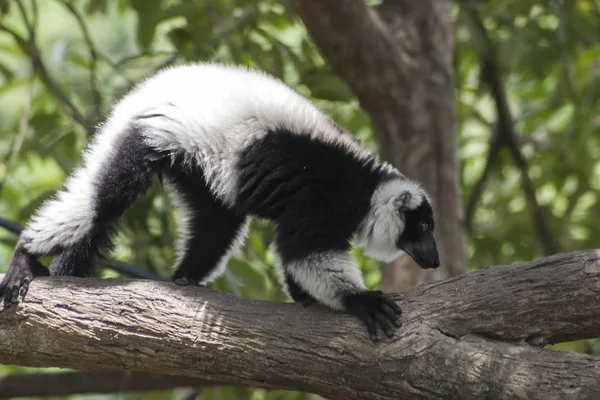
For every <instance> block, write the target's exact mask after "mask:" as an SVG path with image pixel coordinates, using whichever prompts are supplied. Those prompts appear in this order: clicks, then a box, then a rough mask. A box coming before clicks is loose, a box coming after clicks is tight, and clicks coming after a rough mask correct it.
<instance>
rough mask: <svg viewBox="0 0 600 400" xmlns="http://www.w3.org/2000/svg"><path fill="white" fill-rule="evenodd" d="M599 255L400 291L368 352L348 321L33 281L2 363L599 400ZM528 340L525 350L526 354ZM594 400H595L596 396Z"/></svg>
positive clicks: (238, 302) (410, 392)
mask: <svg viewBox="0 0 600 400" xmlns="http://www.w3.org/2000/svg"><path fill="white" fill-rule="evenodd" d="M599 295H600V250H593V251H584V252H576V253H565V254H559V255H556V256H552V257H548V258H544V259H540V260H537V261H532V262H528V263H523V264H518V265H512V266H504V267H494V268H488V269H485V270H482V271H477V272H473V273H469V274H466V275H463V276H460V277H456V278H453V279H450V280H446V281H443V282H438V283H433V284H430V285H426V286H422V287H420V288H417V289H415V290H413V291H411V292H408V293H406V294H405V295H404V296H403V299H402V300H401V301H400V304H401V306H402V307H403V309H404V316H403V324H404V325H403V327H402V328H401V329H400V330H399V331H398V333H397V335H396V336H395V338H394V339H393V340H384V341H381V342H379V343H376V344H374V343H372V342H370V341H369V340H368V337H367V334H366V331H365V328H364V327H363V326H362V325H361V324H360V323H359V322H358V321H357V320H356V319H355V318H353V317H351V316H348V315H345V314H343V313H336V312H332V311H329V310H327V309H325V308H324V307H320V306H312V307H308V308H304V307H302V306H301V305H297V304H282V303H273V302H265V301H256V300H249V299H244V298H238V297H234V296H232V295H230V294H227V293H223V292H218V291H213V290H209V289H204V288H195V287H178V286H175V285H173V284H169V283H163V282H150V281H134V280H112V279H111V280H109V279H106V280H99V279H78V278H38V279H36V280H34V282H33V283H32V284H31V287H30V289H29V293H28V294H27V297H26V299H25V301H24V302H23V303H21V305H20V306H19V307H18V309H16V310H12V309H11V310H5V311H3V312H1V313H0V363H2V364H18V365H25V366H39V367H42V366H45V367H48V366H57V367H69V368H78V369H107V368H111V369H114V368H117V369H127V370H137V371H144V372H152V373H167V374H176V375H183V376H190V377H197V378H202V379H206V380H209V381H221V382H224V383H228V384H238V385H248V386H260V387H272V388H281V389H292V390H301V391H307V392H313V393H317V394H321V395H323V396H326V397H329V398H332V399H365V398H368V399H398V398H423V399H428V398H460V399H465V400H466V399H479V398H482V397H486V396H490V395H493V397H494V398H511V399H514V398H517V399H548V398H561V396H562V398H586V399H587V398H590V399H591V398H598V397H597V396H600V359H597V358H593V357H591V356H588V355H582V354H575V353H568V352H554V351H551V350H545V349H541V348H539V347H537V346H538V345H542V344H545V343H551V342H558V341H566V340H575V339H584V338H592V337H598V336H600V308H598V307H595V304H596V303H597V299H598V296H599ZM530 344H533V345H535V346H531V345H530ZM595 396H596V397H595Z"/></svg>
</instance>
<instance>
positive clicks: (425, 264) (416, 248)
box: [402, 238, 440, 269]
mask: <svg viewBox="0 0 600 400" xmlns="http://www.w3.org/2000/svg"><path fill="white" fill-rule="evenodd" d="M402 250H403V251H405V252H406V253H407V254H408V255H409V256H411V257H412V259H413V260H414V261H415V262H416V263H417V264H418V265H419V267H421V268H423V269H435V268H438V267H439V266H440V256H439V253H438V249H437V245H436V243H435V239H434V238H431V240H427V241H419V242H416V243H407V244H405V246H402Z"/></svg>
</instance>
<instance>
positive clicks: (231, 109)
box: [0, 63, 440, 340]
mask: <svg viewBox="0 0 600 400" xmlns="http://www.w3.org/2000/svg"><path fill="white" fill-rule="evenodd" d="M154 175H158V176H160V177H161V179H162V181H163V182H164V184H165V187H166V188H167V190H168V192H169V194H170V195H171V196H172V199H173V200H174V203H175V204H176V205H177V209H178V211H179V212H180V214H181V218H180V220H181V221H180V224H179V228H178V229H179V235H178V242H177V244H176V249H177V260H176V263H175V267H174V271H175V272H174V274H173V280H174V282H175V283H177V284H180V285H186V284H190V283H193V284H201V285H205V284H206V283H208V282H210V281H212V280H214V279H215V278H217V277H218V276H219V275H220V274H222V273H223V272H224V269H225V267H226V264H227V262H228V259H229V257H230V256H231V255H232V254H233V253H234V252H235V251H236V250H238V249H239V248H240V246H241V245H242V244H243V242H244V239H245V237H246V235H247V233H248V225H249V221H250V218H251V217H258V218H264V219H268V220H271V221H273V222H274V223H275V226H276V239H275V242H274V246H273V247H274V251H275V253H276V255H277V271H278V275H279V277H280V279H281V282H282V284H283V286H284V288H285V290H286V292H287V293H288V294H289V296H290V297H291V298H292V299H293V300H294V301H296V302H302V303H304V304H305V305H306V304H312V303H321V304H324V305H326V306H328V307H330V308H332V309H335V310H343V311H346V312H348V313H351V314H354V315H356V316H357V317H358V318H360V320H362V321H363V323H364V324H365V325H366V328H367V331H368V334H369V337H370V338H371V339H372V340H378V335H377V327H378V326H379V327H380V329H381V330H382V331H383V332H384V333H385V334H386V335H388V336H390V337H391V336H392V335H393V334H394V331H395V329H396V328H397V327H399V326H400V319H399V315H400V314H401V309H400V307H399V306H398V305H397V304H396V303H395V302H394V301H393V300H392V299H391V298H390V297H388V296H386V295H384V294H383V293H382V292H381V291H369V290H367V288H366V286H365V284H364V282H363V279H362V277H361V273H360V271H359V269H358V268H357V266H356V265H355V263H354V262H353V261H352V259H351V258H350V255H349V250H350V247H351V243H352V241H353V240H354V241H355V243H356V244H358V245H360V246H362V247H364V249H365V254H366V255H367V256H370V257H373V258H375V259H377V260H380V261H383V262H391V261H393V260H395V259H396V258H397V257H399V255H400V254H401V253H402V252H406V253H408V255H410V256H411V257H412V258H413V259H414V260H415V262H417V263H418V264H419V265H420V266H421V267H422V268H436V267H438V266H439V264H440V261H439V256H438V250H437V246H436V242H435V238H434V227H435V224H434V221H433V216H432V207H431V202H430V199H429V197H428V195H427V193H426V192H425V190H423V189H422V188H421V187H420V186H419V185H418V184H417V183H415V182H413V181H411V180H409V179H407V178H406V177H405V176H403V175H402V174H401V173H400V172H399V171H398V170H397V169H395V168H394V167H392V166H391V165H389V164H388V163H385V162H379V161H378V160H377V158H376V157H375V156H374V155H373V154H372V153H371V152H369V151H368V150H366V149H365V148H363V147H362V146H361V145H360V143H359V142H358V141H357V140H356V139H355V138H354V137H353V136H352V135H351V134H350V133H348V132H346V131H345V130H344V129H342V128H341V127H340V126H338V125H337V124H336V123H335V122H334V121H333V120H332V119H331V118H330V117H329V116H327V115H326V114H324V113H323V112H322V111H321V110H320V109H319V108H318V107H317V106H316V105H314V104H313V103H312V102H311V101H309V100H308V99H306V98H305V97H303V96H301V95H300V94H299V93H297V92H296V91H294V90H293V89H292V88H290V87H289V86H287V85H286V84H284V83H283V82H282V81H280V80H279V79H277V78H274V77H272V76H269V75H267V74H265V73H262V72H259V71H255V70H252V69H249V68H246V67H239V66H231V65H218V64H209V63H200V64H189V65H182V66H177V67H170V68H167V69H163V70H161V71H159V72H158V73H156V74H154V75H152V76H150V77H148V78H147V79H145V80H144V81H142V82H141V83H140V84H138V85H137V86H136V87H134V88H133V89H132V90H131V91H130V92H129V93H128V94H126V95H125V96H124V97H123V98H122V99H121V100H120V101H119V102H118V103H117V104H116V105H115V107H114V108H113V110H112V112H111V113H110V115H109V117H108V119H107V121H106V122H105V123H104V124H103V126H101V127H100V128H99V131H98V133H97V135H96V136H95V137H94V139H93V140H92V142H91V143H90V145H89V146H88V148H87V149H86V151H85V153H84V162H83V165H82V166H81V167H80V168H79V169H77V170H75V171H74V172H73V173H72V174H71V175H70V176H69V178H68V179H67V181H66V184H65V187H64V188H63V189H62V190H60V191H58V192H57V194H56V195H55V196H54V197H53V198H51V199H48V200H47V201H46V202H45V203H44V204H43V205H42V206H41V208H40V209H39V210H37V212H36V213H35V214H34V215H33V217H32V218H31V220H30V221H29V223H28V225H27V226H26V227H25V229H24V230H23V232H22V234H21V236H20V239H19V242H18V244H17V246H16V249H15V252H14V256H13V259H12V261H11V264H10V267H9V269H8V272H7V273H6V275H5V277H4V279H3V280H2V282H1V283H0V298H1V297H4V305H5V307H10V306H11V305H12V304H15V303H18V301H19V298H20V297H24V296H25V295H26V293H27V290H28V287H29V283H30V281H31V280H32V279H33V278H34V277H36V276H47V275H54V276H66V275H68V276H77V277H84V276H90V275H92V274H93V272H94V260H95V259H96V258H97V256H98V255H100V254H101V252H102V251H103V250H107V249H109V248H110V244H111V240H110V237H111V233H112V232H111V231H112V230H113V229H114V224H115V222H116V221H117V219H118V218H119V217H120V216H121V215H122V214H123V212H124V211H125V210H126V209H127V208H128V207H129V206H130V205H131V204H132V203H133V202H134V201H135V199H136V198H137V197H138V196H140V194H142V193H144V192H145V191H146V190H147V189H148V188H149V186H150V184H151V181H152V178H153V176H154ZM49 255H52V256H55V258H54V261H53V263H52V266H51V272H50V271H49V270H48V268H47V267H46V266H44V265H43V264H41V263H40V262H39V261H38V258H39V257H41V256H49Z"/></svg>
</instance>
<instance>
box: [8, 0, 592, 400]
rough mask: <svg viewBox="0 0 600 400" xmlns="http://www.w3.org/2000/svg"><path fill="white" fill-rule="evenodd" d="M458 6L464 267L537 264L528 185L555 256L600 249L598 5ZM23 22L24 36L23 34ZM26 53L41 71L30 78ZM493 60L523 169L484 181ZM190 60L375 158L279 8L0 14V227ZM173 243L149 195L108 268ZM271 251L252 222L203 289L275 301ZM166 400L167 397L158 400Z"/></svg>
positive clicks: (178, 3) (492, 120) (238, 0)
mask: <svg viewBox="0 0 600 400" xmlns="http://www.w3.org/2000/svg"><path fill="white" fill-rule="evenodd" d="M372 3H373V5H374V6H376V5H377V4H378V3H379V2H372ZM19 4H22V5H23V7H19ZM462 4H463V6H461V7H458V6H457V7H456V13H455V15H456V49H455V55H456V57H455V67H456V78H457V92H458V102H459V104H458V111H459V123H460V125H459V130H460V137H459V139H460V159H461V168H462V170H461V173H462V178H463V193H464V196H465V203H468V201H469V200H470V199H471V198H472V196H474V194H475V192H476V191H475V190H474V189H475V187H476V186H477V185H478V182H479V181H480V180H481V177H482V176H484V175H485V176H486V179H485V181H484V182H483V185H482V190H481V192H480V194H479V195H478V201H477V202H475V203H474V204H475V207H474V210H473V213H472V218H471V219H470V220H469V221H468V225H469V227H470V228H469V254H470V267H471V268H474V269H476V268H483V267H485V266H488V265H494V264H508V263H512V262H516V261H522V260H529V259H533V258H536V257H539V256H541V255H543V247H542V246H541V245H540V231H539V226H538V225H537V224H536V223H534V222H533V211H534V210H535V208H536V207H537V206H536V205H535V204H533V203H532V200H531V199H530V198H528V197H527V196H526V195H525V192H524V190H523V183H522V177H523V173H525V174H526V176H527V177H529V179H530V180H531V183H532V185H533V187H534V190H535V199H534V200H535V202H536V203H538V205H539V206H541V207H543V208H544V209H545V210H546V217H545V218H546V219H547V222H548V226H549V229H550V233H551V235H552V236H553V237H555V238H556V240H557V241H558V243H559V245H560V250H564V251H567V250H574V249H583V248H594V247H600V246H599V243H598V240H597V238H598V237H600V224H598V223H596V221H598V220H600V207H599V204H600V202H599V198H598V197H599V191H600V134H599V133H600V132H599V128H600V117H599V116H600V103H599V102H598V99H599V98H600V41H599V32H600V22H599V21H600V18H598V17H599V16H600V6H599V4H598V2H597V1H593V0H569V1H559V0H549V1H545V2H538V1H533V0H518V1H517V0H496V1H477V2H462ZM32 5H37V8H35V7H32ZM32 21H33V22H34V25H33V27H34V29H30V28H29V26H30V25H31V23H32ZM32 35H34V36H35V40H34V41H32V40H31V38H32ZM34 45H35V46H34ZM36 48H37V50H38V51H39V53H40V55H41V62H39V63H37V64H36V65H34V64H32V54H34V52H35V50H36ZM490 57H491V58H493V59H494V60H495V61H496V62H497V63H498V67H499V71H500V74H501V78H502V82H503V84H504V86H505V88H506V91H507V93H508V96H509V102H510V108H511V112H512V117H513V120H514V125H515V130H516V133H517V135H518V148H519V150H520V152H521V153H522V155H523V157H524V160H525V163H526V165H525V167H524V168H522V167H521V166H519V165H518V164H517V163H516V162H515V159H514V158H513V156H512V155H511V153H510V152H509V151H508V149H506V148H503V149H501V150H500V151H499V152H498V157H497V158H496V160H495V162H494V163H493V164H492V166H491V168H490V169H489V173H487V174H484V169H485V165H486V160H487V158H488V155H489V153H490V149H491V148H493V145H492V144H491V143H494V140H492V139H493V138H495V137H497V135H501V134H502V132H498V129H497V127H498V116H497V114H496V111H495V105H494V98H493V97H492V96H491V94H490V91H489V89H488V87H487V86H486V85H485V83H484V79H483V76H482V74H481V65H482V60H484V59H488V58H490ZM199 60H202V61H207V60H210V61H217V62H228V63H240V64H245V65H249V66H253V67H257V68H260V69H262V70H265V71H268V72H270V73H272V74H274V75H276V76H279V77H281V78H282V79H283V80H284V81H285V82H287V83H288V84H289V85H291V86H292V87H294V88H295V89H296V90H298V91H299V92H300V93H302V94H304V95H306V96H309V97H311V98H312V99H313V100H314V101H315V103H316V104H318V105H319V106H320V107H322V108H323V109H324V110H325V111H326V112H327V113H329V114H330V115H332V117H334V119H336V120H337V121H338V122H339V123H340V124H341V125H342V126H344V127H345V128H347V129H348V130H349V131H351V132H352V133H354V134H355V135H356V136H357V137H359V138H360V139H361V140H362V141H363V142H364V143H365V144H366V145H367V146H368V147H369V148H371V149H372V150H374V151H376V143H375V141H374V138H373V135H372V128H371V125H370V120H369V117H368V116H367V115H366V114H365V113H364V111H362V110H361V109H360V107H359V105H358V102H357V100H356V99H355V97H354V95H353V94H352V92H351V91H350V89H349V88H348V86H347V85H346V84H345V83H344V82H343V81H342V80H341V79H340V78H339V77H338V76H337V75H336V74H334V73H333V72H332V71H331V69H330V67H329V66H328V65H327V64H326V63H325V62H324V60H323V58H322V57H321V55H320V54H319V52H318V51H317V49H316V48H315V46H314V45H313V44H312V42H311V41H310V39H309V37H308V34H307V32H306V30H305V28H304V26H303V25H301V24H300V23H299V21H298V20H297V19H296V18H295V17H294V16H293V15H292V14H291V12H290V10H289V9H288V8H287V7H286V6H285V2H282V1H275V0H202V1H201V0H194V1H192V0H143V1H142V0H129V1H127V0H116V1H106V0H77V1H72V2H69V1H65V0H48V1H37V2H25V1H23V2H21V3H19V2H18V1H12V2H8V1H0V157H1V158H2V161H3V162H2V163H0V216H1V217H5V218H10V219H12V220H15V221H18V222H20V223H25V222H26V221H27V218H28V217H29V216H30V215H31V213H32V212H33V211H34V210H35V209H36V208H37V207H38V206H39V205H40V203H41V202H42V201H43V200H44V199H45V198H47V197H48V196H50V195H51V193H53V192H54V191H55V190H56V189H58V188H60V187H61V185H62V183H63V181H64V178H65V176H66V175H67V174H69V173H70V172H71V171H72V170H73V168H75V167H76V166H77V165H78V163H79V162H80V157H81V151H82V150H83V148H84V147H85V145H86V144H87V143H88V141H89V138H90V136H91V135H92V134H93V128H92V127H93V126H94V125H95V124H96V123H98V122H100V121H102V120H103V119H104V117H105V115H106V113H107V112H108V111H109V109H110V106H111V104H112V103H114V102H115V101H116V100H117V99H118V98H119V97H120V96H121V95H122V94H123V93H124V92H125V91H126V90H127V89H128V88H130V87H131V86H132V85H133V84H135V82H137V81H139V80H140V79H142V78H143V77H144V76H146V75H147V74H149V73H152V72H153V71H156V70H157V69H159V68H162V67H164V66H167V65H172V64H180V63H185V62H189V61H199ZM41 69H43V70H41ZM44 71H45V72H44ZM175 237H176V230H175V219H174V216H173V214H172V211H171V208H170V203H169V200H168V198H167V197H166V196H165V194H164V193H163V192H162V190H161V188H160V185H159V184H158V183H155V185H153V187H152V189H151V190H150V191H149V193H148V194H147V195H146V196H144V198H142V199H140V201H139V202H138V203H136V204H135V205H134V207H132V208H131V209H130V210H129V211H128V212H127V213H126V215H125V217H124V218H123V222H122V224H121V228H120V230H119V235H118V238H117V240H116V244H117V245H116V248H115V250H114V253H113V256H114V257H115V258H117V259H120V260H124V261H128V262H132V263H134V264H137V265H140V266H143V267H144V268H146V269H148V270H152V271H155V272H158V273H161V274H163V275H167V274H169V270H170V265H171V264H172V263H173V261H174V257H175V256H174V254H173V251H172V246H171V245H172V242H173V240H174V239H175ZM272 240H273V227H272V226H271V225H269V224H267V223H265V222H264V221H255V222H254V223H253V226H252V233H251V235H250V238H249V240H248V241H247V244H246V246H245V247H244V249H243V251H242V252H241V253H240V254H239V255H237V256H236V257H235V258H234V259H233V260H232V261H231V263H230V268H229V271H228V273H227V275H225V276H224V277H222V278H220V279H219V280H218V281H217V282H215V283H214V287H216V288H219V289H222V290H228V291H231V292H234V293H236V294H240V295H242V296H247V297H252V298H257V299H269V300H274V301H286V298H285V296H284V295H283V293H282V291H281V289H280V287H279V284H278V283H277V280H276V279H275V276H274V272H273V269H272V266H273V254H272V253H271V252H270V251H269V245H270V243H271V242H272ZM15 242H16V237H15V236H14V235H12V234H10V233H8V232H6V231H3V230H0V261H1V263H0V265H4V266H7V265H8V263H9V261H10V257H11V254H12V248H13V246H14V244H15ZM353 256H354V257H355V259H356V260H357V261H358V262H359V264H360V266H361V269H362V270H363V273H364V275H365V278H366V281H367V284H368V285H369V286H370V287H376V286H377V285H378V283H379V280H380V271H379V267H378V265H377V263H375V262H373V261H372V260H369V259H367V258H366V257H364V255H363V254H362V252H361V251H360V250H359V249H354V250H353ZM104 273H105V275H106V276H114V273H112V272H109V271H105V272H104ZM597 347H598V346H597V344H594V343H592V344H590V345H589V346H588V345H584V344H582V342H579V343H577V344H573V345H572V346H571V347H568V348H571V349H575V350H579V351H592V352H597ZM589 349H591V350H589ZM12 370H14V371H20V370H21V369H12ZM203 394H204V395H205V398H215V399H234V398H235V399H243V398H244V399H279V398H281V399H292V398H293V399H300V398H309V396H307V395H303V394H295V393H291V392H271V391H262V390H257V391H251V390H247V389H240V388H219V389H207V390H206V391H205V392H204V393H203ZM155 396H156V395H155ZM175 396H176V393H175V392H173V393H171V392H169V393H168V394H164V393H163V394H161V395H160V396H159V397H157V398H175ZM136 398H139V397H136ZM148 398H150V397H148Z"/></svg>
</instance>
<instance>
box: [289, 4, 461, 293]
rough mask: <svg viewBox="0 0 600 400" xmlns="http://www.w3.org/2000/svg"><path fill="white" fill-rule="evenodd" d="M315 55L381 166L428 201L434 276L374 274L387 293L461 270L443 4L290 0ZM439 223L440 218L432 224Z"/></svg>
mask: <svg viewBox="0 0 600 400" xmlns="http://www.w3.org/2000/svg"><path fill="white" fill-rule="evenodd" d="M291 3H292V8H293V9H294V11H295V12H296V13H297V14H298V16H300V18H301V19H302V21H303V22H304V24H305V25H306V27H307V29H308V31H309V32H310V35H311V36H312V38H313V40H314V41H315V43H316V44H317V46H318V47H319V49H320V51H321V53H322V54H323V56H324V57H325V58H326V59H327V60H328V61H329V63H330V64H331V65H332V67H333V68H334V70H335V71H336V72H337V73H339V74H340V76H342V77H343V78H344V80H345V81H346V82H348V84H349V85H350V87H351V88H352V89H353V90H354V92H355V93H356V95H357V97H358V99H359V100H360V103H361V106H362V107H363V108H364V109H365V110H366V111H367V112H368V113H369V114H370V116H371V119H372V122H373V126H374V129H375V135H376V137H377V140H378V143H379V145H380V149H381V154H382V156H383V158H385V159H387V160H389V161H390V162H392V163H393V164H394V165H395V166H397V167H398V168H399V169H400V171H402V172H403V173H404V174H406V175H407V176H408V177H410V178H411V179H415V180H417V181H419V182H422V183H423V186H424V187H425V188H426V189H427V190H428V191H429V192H430V194H431V197H432V199H433V203H434V212H435V217H436V237H437V239H438V245H439V248H440V259H441V262H442V267H441V268H439V269H437V270H429V271H425V270H421V269H419V268H418V267H417V266H416V265H415V263H414V262H413V261H412V259H411V258H410V257H407V256H405V257H401V258H400V259H399V260H398V261H397V262H395V263H394V264H393V265H385V266H384V268H383V279H382V286H383V289H384V290H386V291H403V290H406V289H409V288H412V287H415V286H417V285H419V284H421V283H424V282H432V281H435V280H438V279H444V278H447V277H450V276H456V275H459V274H461V273H463V272H465V271H466V266H467V254H466V238H465V228H464V223H463V219H464V218H463V211H462V200H461V192H460V177H459V166H458V138H457V133H456V129H457V128H456V115H455V114H456V111H455V98H454V72H453V66H452V48H453V22H452V16H451V6H452V2H451V1H449V0H419V1H414V0H394V1H390V0H388V1H384V2H383V3H382V4H381V6H380V7H379V8H378V9H377V10H373V9H372V8H369V7H368V6H367V5H366V4H365V2H364V0H292V1H291ZM442 216H443V218H441V217H442Z"/></svg>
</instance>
